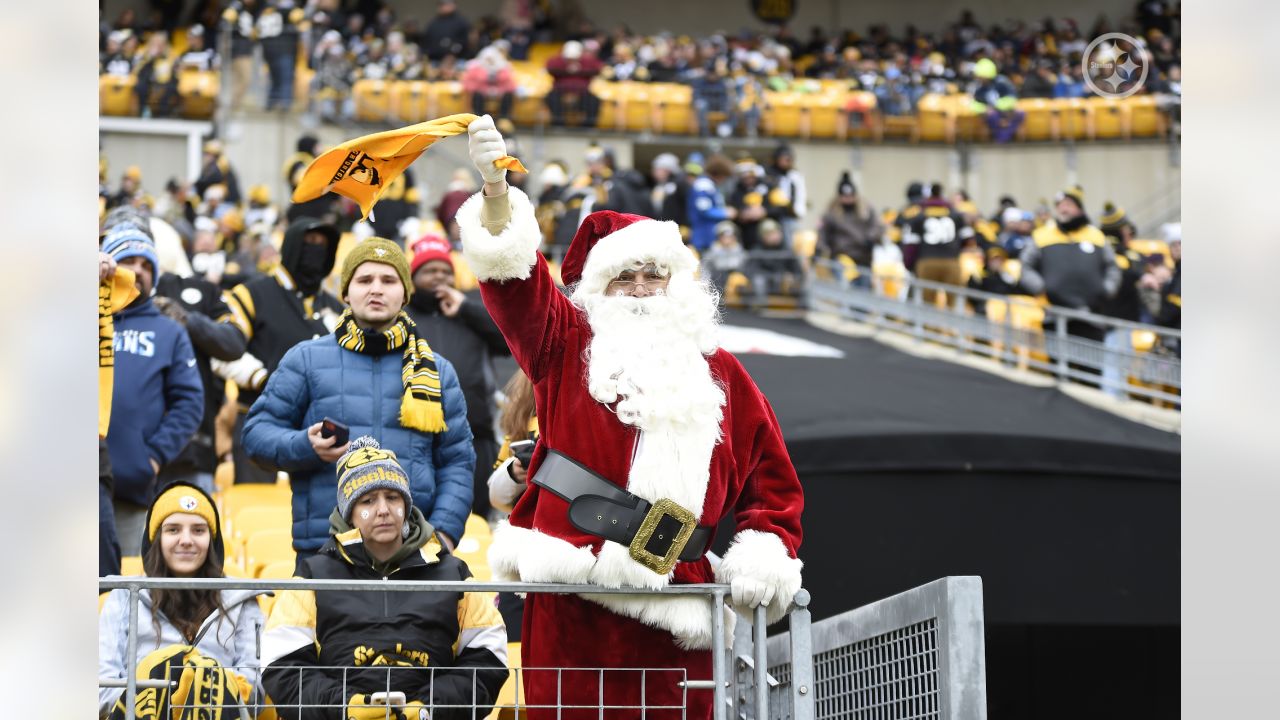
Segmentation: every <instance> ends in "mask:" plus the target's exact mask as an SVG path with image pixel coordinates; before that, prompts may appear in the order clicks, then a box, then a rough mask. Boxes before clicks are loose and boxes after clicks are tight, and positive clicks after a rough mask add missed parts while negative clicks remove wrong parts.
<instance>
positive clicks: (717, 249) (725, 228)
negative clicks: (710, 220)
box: [702, 220, 747, 297]
mask: <svg viewBox="0 0 1280 720" xmlns="http://www.w3.org/2000/svg"><path fill="white" fill-rule="evenodd" d="M746 262H747V251H746V250H744V249H743V248H742V243H741V242H739V241H738V226H737V225H735V224H734V223H733V221H732V220H721V221H720V222H718V223H716V241H715V243H713V244H712V245H711V247H709V248H707V250H706V252H704V253H702V272H703V273H704V274H705V275H706V277H708V278H710V280H711V284H712V285H713V286H715V288H716V291H717V292H719V293H720V295H721V296H722V297H723V296H724V292H725V288H726V287H727V286H728V284H729V276H730V275H732V274H733V273H735V272H741V271H742V270H743V268H744V266H745V265H746Z"/></svg>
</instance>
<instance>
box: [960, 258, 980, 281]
mask: <svg viewBox="0 0 1280 720" xmlns="http://www.w3.org/2000/svg"><path fill="white" fill-rule="evenodd" d="M983 265H985V261H984V259H983V257H982V253H980V252H968V251H966V252H962V253H960V277H961V279H962V280H963V281H964V282H966V283H967V282H969V279H970V278H972V277H973V276H975V275H981V274H982V268H983Z"/></svg>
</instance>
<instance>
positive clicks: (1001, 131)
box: [973, 58, 1026, 143]
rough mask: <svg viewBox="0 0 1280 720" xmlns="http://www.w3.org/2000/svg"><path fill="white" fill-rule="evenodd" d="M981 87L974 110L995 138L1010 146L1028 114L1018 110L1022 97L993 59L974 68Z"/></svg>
mask: <svg viewBox="0 0 1280 720" xmlns="http://www.w3.org/2000/svg"><path fill="white" fill-rule="evenodd" d="M973 76H974V78H976V79H977V87H976V88H975V89H974V91H973V111H974V112H977V113H980V114H982V115H983V116H984V117H985V119H986V122H987V129H988V130H990V131H991V139H992V140H994V141H996V142H998V143H1006V142H1009V141H1010V140H1012V139H1013V138H1014V136H1015V135H1016V134H1017V132H1018V128H1019V127H1021V126H1022V121H1023V120H1024V119H1026V113H1025V112H1023V111H1021V110H1019V109H1018V108H1017V102H1018V94H1017V91H1016V90H1015V89H1014V87H1013V83H1012V82H1011V81H1010V80H1009V78H1007V77H1005V76H1004V75H1001V74H999V71H998V69H997V68H996V64H995V63H994V62H993V61H992V60H991V58H982V59H981V60H979V61H978V62H977V64H975V65H974V67H973Z"/></svg>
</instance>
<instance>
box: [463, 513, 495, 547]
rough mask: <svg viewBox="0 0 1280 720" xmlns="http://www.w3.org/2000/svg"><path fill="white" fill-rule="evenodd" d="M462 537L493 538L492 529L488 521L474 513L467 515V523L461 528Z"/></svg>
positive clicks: (486, 539) (487, 539) (485, 539)
mask: <svg viewBox="0 0 1280 720" xmlns="http://www.w3.org/2000/svg"><path fill="white" fill-rule="evenodd" d="M462 536H463V537H473V538H476V539H483V540H484V541H486V542H487V541H489V540H492V539H493V531H492V530H491V529H490V528H489V522H488V521H487V520H485V519H484V518H482V517H480V516H479V515H477V514H475V513H471V514H470V515H468V516H467V524H466V526H465V527H464V528H463V530H462Z"/></svg>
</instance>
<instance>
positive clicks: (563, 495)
mask: <svg viewBox="0 0 1280 720" xmlns="http://www.w3.org/2000/svg"><path fill="white" fill-rule="evenodd" d="M529 482H531V483H533V484H535V485H537V486H539V487H542V488H545V489H546V490H548V491H549V492H551V493H552V494H554V495H556V496H557V497H559V498H560V499H562V500H564V501H565V502H567V503H569V522H571V523H573V526H574V527H576V528H578V529H579V530H581V531H583V532H586V533H590V534H592V535H597V536H599V537H602V538H604V539H606V540H612V541H614V542H616V543H620V544H622V545H626V546H627V548H628V549H629V550H630V553H631V557H632V558H633V559H634V560H635V561H636V562H638V563H640V564H641V565H644V566H645V567H647V568H649V569H650V570H653V571H654V572H656V573H658V574H659V575H666V574H667V573H669V572H671V568H673V567H675V564H676V560H677V559H679V560H681V561H684V562H691V561H694V560H698V559H700V558H701V557H702V556H703V554H705V553H706V550H707V545H708V544H709V543H710V542H711V534H712V532H714V531H715V528H714V527H712V526H710V525H703V526H699V525H698V516H697V515H694V514H693V512H691V511H690V510H688V509H686V508H683V507H681V506H679V505H677V504H676V503H674V502H672V501H671V500H667V499H665V498H664V499H661V500H658V501H657V502H654V503H650V502H649V501H648V500H645V499H644V498H641V497H636V496H635V495H632V494H631V493H629V492H627V491H626V490H623V489H622V488H620V487H618V486H617V485H614V484H613V483H611V482H609V481H608V480H605V479H604V478H602V477H600V476H599V475H597V474H595V473H594V472H592V471H591V470H588V469H587V468H585V467H583V466H582V465H581V464H580V463H578V462H577V461H575V460H574V459H572V458H570V457H569V456H567V455H565V454H563V453H560V452H558V451H556V450H547V454H546V455H545V456H544V457H543V458H542V464H540V465H539V466H538V472H537V473H536V474H535V475H534V476H533V477H532V478H530V480H529Z"/></svg>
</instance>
